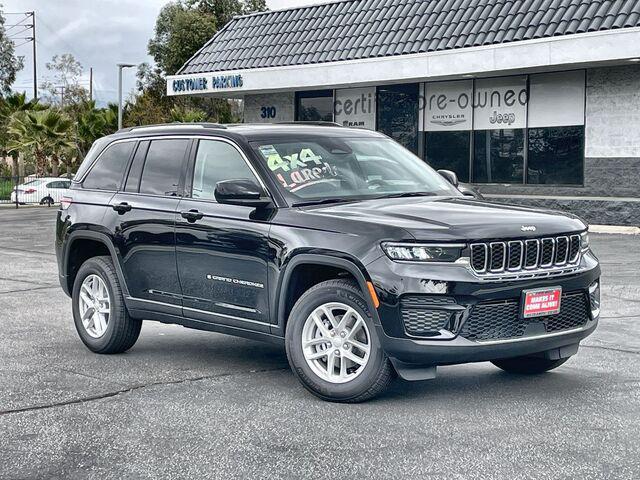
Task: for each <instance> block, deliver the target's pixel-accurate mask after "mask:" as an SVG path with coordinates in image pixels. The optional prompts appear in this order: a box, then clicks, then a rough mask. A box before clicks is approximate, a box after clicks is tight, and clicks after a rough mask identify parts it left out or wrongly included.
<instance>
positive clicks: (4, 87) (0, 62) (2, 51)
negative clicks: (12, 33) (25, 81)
mask: <svg viewBox="0 0 640 480" xmlns="http://www.w3.org/2000/svg"><path fill="white" fill-rule="evenodd" d="M2 12H3V10H2V4H0V96H2V95H6V94H8V93H9V92H10V90H11V85H13V82H15V81H16V75H17V74H18V72H19V71H20V70H22V67H23V61H22V58H20V57H16V55H15V48H14V44H13V42H12V41H11V40H10V39H9V37H8V35H7V32H6V30H5V28H4V25H5V18H4V15H3V13H2Z"/></svg>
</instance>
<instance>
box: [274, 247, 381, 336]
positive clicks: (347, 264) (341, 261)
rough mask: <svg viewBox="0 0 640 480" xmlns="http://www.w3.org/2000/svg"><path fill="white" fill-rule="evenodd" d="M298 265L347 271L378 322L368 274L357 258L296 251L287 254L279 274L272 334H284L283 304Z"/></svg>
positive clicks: (327, 253) (337, 253) (338, 254)
mask: <svg viewBox="0 0 640 480" xmlns="http://www.w3.org/2000/svg"><path fill="white" fill-rule="evenodd" d="M300 265H326V266H331V267H336V268H341V269H343V270H345V271H347V272H349V273H350V274H351V275H353V277H354V278H355V279H356V281H357V282H358V285H359V287H360V289H361V290H362V292H363V294H364V298H365V300H366V302H367V306H368V307H369V310H370V312H371V315H372V317H373V320H374V322H375V324H376V325H379V324H380V318H379V317H378V312H377V310H376V307H375V305H374V303H373V300H372V299H371V295H369V294H368V291H369V290H368V286H367V282H369V281H371V278H370V277H369V274H368V273H367V271H366V269H365V267H364V265H362V264H361V263H360V262H359V261H358V260H357V259H355V258H353V257H350V256H348V255H345V254H344V253H341V252H332V251H323V252H314V253H298V254H293V255H291V256H289V257H288V258H287V260H286V262H285V263H284V264H283V266H282V269H281V274H280V277H279V281H278V287H277V289H276V294H275V298H276V299H277V302H276V305H275V306H274V311H275V312H276V318H277V326H274V328H273V330H274V332H273V333H274V334H279V335H284V331H285V325H286V321H287V318H286V312H285V308H284V306H285V304H286V297H287V292H288V291H289V288H290V283H291V276H292V274H293V272H294V271H295V269H296V267H298V266H300Z"/></svg>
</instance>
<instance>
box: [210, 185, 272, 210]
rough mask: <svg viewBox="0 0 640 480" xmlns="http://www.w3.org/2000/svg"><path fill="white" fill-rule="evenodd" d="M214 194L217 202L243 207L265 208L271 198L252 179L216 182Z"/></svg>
mask: <svg viewBox="0 0 640 480" xmlns="http://www.w3.org/2000/svg"><path fill="white" fill-rule="evenodd" d="M214 196H215V197H216V201H217V202H218V203H223V204H227V205H240V206H243V207H253V208H265V207H268V206H270V205H271V204H272V201H271V198H270V197H268V196H267V195H266V194H265V192H264V191H263V190H262V188H260V187H259V186H258V185H257V184H256V183H255V182H254V181H253V180H247V179H239V180H224V181H222V182H218V183H217V184H216V189H215V191H214Z"/></svg>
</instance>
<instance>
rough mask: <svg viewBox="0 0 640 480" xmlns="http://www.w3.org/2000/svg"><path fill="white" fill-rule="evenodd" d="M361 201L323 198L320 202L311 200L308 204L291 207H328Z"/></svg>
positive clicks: (303, 203)
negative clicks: (332, 204)
mask: <svg viewBox="0 0 640 480" xmlns="http://www.w3.org/2000/svg"><path fill="white" fill-rule="evenodd" d="M358 201H360V200H358V199H353V198H322V199H320V200H309V201H306V202H298V203H294V204H293V205H291V206H292V207H308V206H310V205H328V204H331V203H347V202H358Z"/></svg>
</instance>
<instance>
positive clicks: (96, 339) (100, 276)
mask: <svg viewBox="0 0 640 480" xmlns="http://www.w3.org/2000/svg"><path fill="white" fill-rule="evenodd" d="M72 300H73V319H74V322H75V326H76V330H77V331H78V335H79V336H80V339H81V340H82V341H83V342H84V344H85V345H86V346H87V347H88V348H89V350H91V351H93V352H96V353H122V352H125V351H127V350H129V349H130V348H131V347H133V345H134V344H135V343H136V341H137V340H138V336H139V335H140V329H141V328H142V320H138V319H135V318H131V317H130V316H129V313H128V312H127V309H126V307H125V304H124V296H123V294H122V288H121V286H120V281H119V280H118V275H117V274H116V270H115V267H114V265H113V262H112V260H111V258H110V257H94V258H90V259H89V260H87V261H86V262H84V263H83V264H82V266H81V267H80V269H79V270H78V274H77V275H76V278H75V281H74V284H73V293H72Z"/></svg>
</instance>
